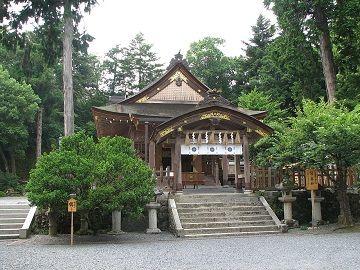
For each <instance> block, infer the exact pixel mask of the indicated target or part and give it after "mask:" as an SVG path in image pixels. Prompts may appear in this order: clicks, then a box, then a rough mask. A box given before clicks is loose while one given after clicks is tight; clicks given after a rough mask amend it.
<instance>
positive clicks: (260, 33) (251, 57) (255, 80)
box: [241, 15, 275, 92]
mask: <svg viewBox="0 0 360 270" xmlns="http://www.w3.org/2000/svg"><path fill="white" fill-rule="evenodd" d="M251 28H252V32H253V36H252V38H251V39H250V41H249V42H244V44H245V45H246V48H245V54H246V58H245V62H244V69H245V71H246V73H245V77H246V78H245V82H244V84H243V85H241V89H242V90H243V91H248V90H250V89H254V88H255V87H256V86H258V85H259V84H260V83H261V82H260V81H259V80H260V78H259V71H260V69H261V67H262V66H263V57H264V56H265V55H266V48H267V47H268V46H269V44H271V41H272V38H273V36H274V34H275V26H274V25H272V24H271V23H270V20H268V19H266V18H265V17H264V16H263V15H260V16H259V17H258V19H257V21H256V25H254V26H252V27H251ZM243 91H241V92H243Z"/></svg>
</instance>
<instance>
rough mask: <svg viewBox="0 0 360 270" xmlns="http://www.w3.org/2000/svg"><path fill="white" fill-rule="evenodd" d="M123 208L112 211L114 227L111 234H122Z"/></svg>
mask: <svg viewBox="0 0 360 270" xmlns="http://www.w3.org/2000/svg"><path fill="white" fill-rule="evenodd" d="M121 233H123V231H122V230H121V210H116V211H113V212H112V229H111V232H109V234H121Z"/></svg>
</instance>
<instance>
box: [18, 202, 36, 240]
mask: <svg viewBox="0 0 360 270" xmlns="http://www.w3.org/2000/svg"><path fill="white" fill-rule="evenodd" d="M36 209H37V207H36V206H33V207H31V208H30V210H29V213H28V214H27V216H26V219H25V222H24V224H23V226H22V228H21V229H20V230H19V238H21V239H25V238H27V237H28V236H29V234H30V226H31V222H32V221H33V219H34V216H35V213H36Z"/></svg>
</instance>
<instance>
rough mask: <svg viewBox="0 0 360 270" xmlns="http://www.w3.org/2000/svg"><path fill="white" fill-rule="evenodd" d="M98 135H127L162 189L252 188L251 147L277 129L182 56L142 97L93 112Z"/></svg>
mask: <svg viewBox="0 0 360 270" xmlns="http://www.w3.org/2000/svg"><path fill="white" fill-rule="evenodd" d="M92 112H93V116H94V120H95V124H96V130H97V136H98V137H102V136H124V137H127V138H130V139H131V140H133V142H134V147H135V149H136V150H137V152H138V154H139V156H140V157H141V158H143V159H144V160H145V161H146V162H148V163H149V165H150V167H152V168H153V169H154V171H155V172H156V174H157V178H158V179H157V180H158V186H159V187H160V188H168V189H172V190H176V191H181V190H182V189H183V188H184V187H186V186H187V185H194V187H195V186H196V185H199V184H205V185H229V184H230V183H231V184H234V185H235V186H236V188H238V189H241V188H245V189H246V190H250V189H251V185H250V161H249V144H251V143H253V142H255V141H257V140H258V139H259V138H261V137H262V136H266V135H268V134H270V133H272V129H271V128H270V127H269V126H267V125H266V124H264V123H263V122H262V121H261V120H262V119H263V118H264V117H265V116H266V112H264V111H252V110H246V109H241V108H237V107H234V106H232V105H231V104H230V102H229V101H228V100H226V99H225V98H223V97H222V96H221V95H220V93H219V92H218V91H216V90H211V89H210V88H209V87H207V86H206V85H204V84H203V83H202V82H200V81H199V80H198V79H197V78H196V77H195V76H194V75H193V74H192V73H191V72H190V70H189V68H188V65H187V63H186V60H185V59H183V57H182V55H181V54H180V53H179V54H177V55H175V58H173V59H172V60H171V62H170V65H169V67H168V68H167V70H166V72H165V73H164V74H163V75H162V76H161V77H160V78H159V79H158V80H156V81H154V82H153V83H151V84H150V85H148V86H147V87H145V88H144V89H143V90H141V91H140V92H139V93H137V94H135V95H133V96H131V97H129V98H127V99H123V100H120V101H117V102H115V103H113V104H110V105H107V106H102V107H93V109H92Z"/></svg>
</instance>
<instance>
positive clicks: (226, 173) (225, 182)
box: [222, 155, 229, 186]
mask: <svg viewBox="0 0 360 270" xmlns="http://www.w3.org/2000/svg"><path fill="white" fill-rule="evenodd" d="M222 169H223V185H224V186H227V185H228V179H229V159H228V157H227V155H224V156H223V157H222Z"/></svg>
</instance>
